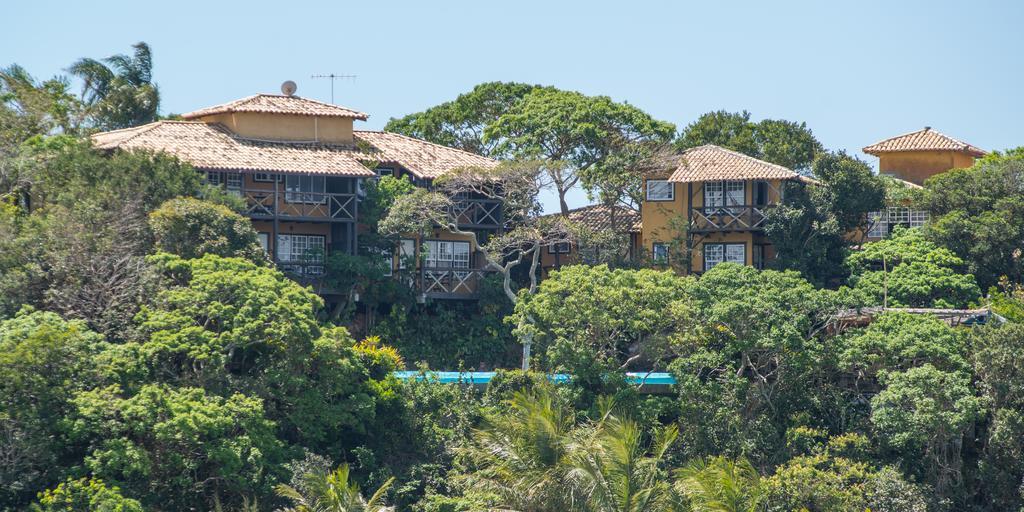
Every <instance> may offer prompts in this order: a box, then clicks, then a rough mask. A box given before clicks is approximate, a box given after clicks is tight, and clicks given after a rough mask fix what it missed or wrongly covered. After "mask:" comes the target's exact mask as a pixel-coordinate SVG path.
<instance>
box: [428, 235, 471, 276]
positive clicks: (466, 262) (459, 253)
mask: <svg viewBox="0 0 1024 512" xmlns="http://www.w3.org/2000/svg"><path fill="white" fill-rule="evenodd" d="M424 245H425V246H426V248H427V256H426V258H425V259H424V262H423V265H424V266H425V267H427V268H431V269H452V270H468V269H469V268H470V267H471V266H472V265H471V264H472V259H473V248H472V247H471V246H470V243H469V242H464V241H461V240H440V239H430V240H426V241H425V242H424ZM456 247H458V250H456ZM463 248H465V252H463V250H462V249H463Z"/></svg>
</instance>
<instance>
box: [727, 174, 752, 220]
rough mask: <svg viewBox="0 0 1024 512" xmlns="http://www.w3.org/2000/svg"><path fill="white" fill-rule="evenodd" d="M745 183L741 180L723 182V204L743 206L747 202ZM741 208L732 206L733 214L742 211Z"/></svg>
mask: <svg viewBox="0 0 1024 512" xmlns="http://www.w3.org/2000/svg"><path fill="white" fill-rule="evenodd" d="M746 185H747V184H746V183H745V182H742V181H727V182H725V204H726V206H743V205H744V204H745V203H746V202H747V186H746ZM742 211H743V209H742V208H733V209H732V212H733V213H734V214H737V215H738V214H739V213H740V212H742Z"/></svg>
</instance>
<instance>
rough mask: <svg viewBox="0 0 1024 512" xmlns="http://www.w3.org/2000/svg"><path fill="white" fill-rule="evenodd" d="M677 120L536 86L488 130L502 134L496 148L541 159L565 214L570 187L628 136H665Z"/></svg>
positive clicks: (491, 136) (596, 169) (494, 136)
mask: <svg viewBox="0 0 1024 512" xmlns="http://www.w3.org/2000/svg"><path fill="white" fill-rule="evenodd" d="M674 133H675V126H674V125H672V124H669V123H665V122H662V121H657V120H655V119H654V118H652V117H651V116H650V115H648V114H646V113H645V112H643V111H642V110H640V109H638V108H636V107H634V106H632V105H629V104H626V103H616V102H614V101H612V100H611V99H610V98H608V97H606V96H585V95H583V94H580V93H578V92H569V91H560V90H557V89H535V90H533V91H531V92H530V93H529V94H527V95H526V96H525V97H524V98H523V99H522V100H521V101H519V102H518V103H516V104H515V105H514V106H513V107H512V108H511V109H510V110H509V111H508V112H507V113H505V114H504V115H502V116H501V117H500V118H499V119H498V120H497V122H495V123H493V124H492V125H490V126H488V127H487V129H486V131H485V132H484V135H485V138H486V139H487V140H501V141H502V142H501V143H500V144H499V145H498V146H497V151H500V152H507V153H508V154H511V155H513V156H514V157H516V158H519V159H540V160H542V161H543V162H544V163H545V165H544V166H543V170H544V172H545V174H546V175H547V178H548V180H549V181H550V183H551V184H552V186H553V187H554V188H555V191H556V192H557V193H558V199H559V204H560V205H561V211H562V214H563V215H567V214H568V212H569V206H568V204H567V203H566V201H565V195H566V193H568V191H569V190H570V189H571V188H572V187H574V186H575V185H576V184H577V183H579V182H580V180H581V178H584V179H586V180H588V182H587V183H585V185H588V184H591V185H592V183H591V182H590V180H591V179H593V178H595V177H596V176H597V175H599V174H600V167H601V163H602V162H603V160H604V159H605V158H606V157H607V156H608V155H609V154H611V153H612V152H613V151H614V149H615V148H616V147H617V146H618V145H621V144H623V143H624V142H627V141H628V142H632V143H637V142H642V141H667V140H668V139H670V138H671V137H672V135H673V134H674Z"/></svg>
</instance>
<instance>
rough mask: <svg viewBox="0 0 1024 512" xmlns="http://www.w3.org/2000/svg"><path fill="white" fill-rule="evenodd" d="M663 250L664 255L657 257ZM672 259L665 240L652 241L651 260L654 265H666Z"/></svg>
mask: <svg viewBox="0 0 1024 512" xmlns="http://www.w3.org/2000/svg"><path fill="white" fill-rule="evenodd" d="M662 250H663V251H664V253H665V255H664V257H659V256H658V253H659V252H660V251H662ZM671 259H672V254H671V251H669V246H668V244H667V243H665V242H654V243H652V244H651V261H653V262H654V264H656V265H668V264H669V263H670V261H671Z"/></svg>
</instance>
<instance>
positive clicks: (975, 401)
mask: <svg viewBox="0 0 1024 512" xmlns="http://www.w3.org/2000/svg"><path fill="white" fill-rule="evenodd" d="M882 383H883V384H884V385H885V389H883V390H882V391H881V392H880V393H878V395H876V396H875V397H874V398H872V399H871V422H872V424H873V425H874V427H875V429H876V432H877V434H878V435H879V437H880V438H881V440H882V444H883V445H884V446H885V447H887V448H890V449H892V450H896V451H897V452H898V453H899V454H900V455H901V456H902V460H903V461H904V463H905V465H906V466H908V467H907V469H908V470H910V471H915V472H917V473H918V474H921V475H922V476H924V477H925V478H926V479H927V481H928V482H929V483H930V484H931V485H933V486H934V488H935V493H936V500H935V502H936V503H941V502H942V501H943V500H950V501H951V502H952V503H951V504H952V505H953V506H960V505H961V504H962V501H961V500H963V498H964V495H963V490H964V478H963V471H964V467H963V458H962V453H963V443H964V436H965V435H967V434H968V432H969V431H970V429H971V428H972V427H973V426H974V423H975V421H977V420H978V419H979V418H980V417H981V414H982V411H983V407H984V400H983V399H981V398H979V397H977V396H975V394H974V390H973V389H972V387H971V377H970V374H968V373H965V372H960V371H943V370H940V369H938V368H936V367H934V366H932V365H931V364H924V365H922V366H918V367H915V368H911V369H909V370H906V371H902V372H887V373H884V374H883V375H882ZM947 503H948V502H947Z"/></svg>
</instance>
